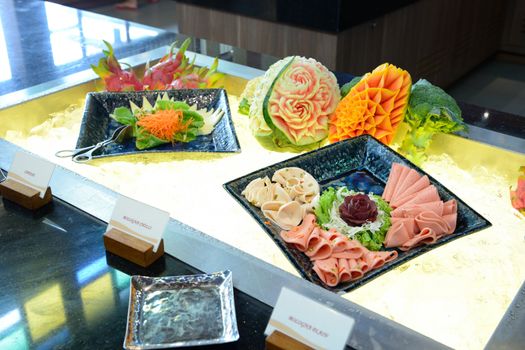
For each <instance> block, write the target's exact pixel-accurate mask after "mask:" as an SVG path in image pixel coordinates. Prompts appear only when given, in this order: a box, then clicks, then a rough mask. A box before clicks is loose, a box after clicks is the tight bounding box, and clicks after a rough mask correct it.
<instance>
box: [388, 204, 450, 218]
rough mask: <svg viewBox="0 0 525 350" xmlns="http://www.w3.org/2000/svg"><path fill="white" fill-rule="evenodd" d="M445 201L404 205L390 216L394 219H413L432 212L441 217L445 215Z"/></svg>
mask: <svg viewBox="0 0 525 350" xmlns="http://www.w3.org/2000/svg"><path fill="white" fill-rule="evenodd" d="M443 209H444V207H443V201H435V202H429V203H421V204H413V205H404V206H402V207H399V208H397V209H394V210H393V211H392V212H391V213H390V214H391V215H392V217H393V218H413V217H416V216H417V215H418V214H420V213H422V212H424V211H431V212H434V213H436V214H437V215H439V216H441V215H442V214H443Z"/></svg>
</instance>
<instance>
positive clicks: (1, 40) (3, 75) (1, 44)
mask: <svg viewBox="0 0 525 350" xmlns="http://www.w3.org/2000/svg"><path fill="white" fill-rule="evenodd" d="M0 67H2V68H1V69H0V81H6V80H9V79H11V78H12V77H13V76H12V75H11V66H10V65H9V57H8V56H7V45H6V43H5V34H4V27H3V25H2V20H1V19H0Z"/></svg>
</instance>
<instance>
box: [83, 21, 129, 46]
mask: <svg viewBox="0 0 525 350" xmlns="http://www.w3.org/2000/svg"><path fill="white" fill-rule="evenodd" d="M82 31H83V33H84V35H85V38H86V39H87V40H88V42H89V41H90V39H91V40H93V42H94V43H97V44H98V43H100V41H101V40H106V41H107V42H109V43H110V44H115V43H123V42H126V26H125V25H124V24H123V23H122V24H121V23H114V22H110V21H101V20H100V19H99V18H92V17H87V16H83V17H82ZM99 50H100V49H99Z"/></svg>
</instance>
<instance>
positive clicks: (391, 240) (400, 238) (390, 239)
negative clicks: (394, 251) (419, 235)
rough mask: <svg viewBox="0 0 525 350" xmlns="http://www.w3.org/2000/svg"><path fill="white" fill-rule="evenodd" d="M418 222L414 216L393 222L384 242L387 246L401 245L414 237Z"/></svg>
mask: <svg viewBox="0 0 525 350" xmlns="http://www.w3.org/2000/svg"><path fill="white" fill-rule="evenodd" d="M415 226H416V223H415V221H414V219H412V218H405V219H400V220H396V221H395V222H394V221H393V222H392V226H390V228H389V229H388V232H387V233H386V236H385V240H384V242H383V244H384V245H385V247H386V248H393V247H400V246H402V245H403V244H404V243H405V242H406V241H408V240H410V239H411V238H412V237H414V228H415Z"/></svg>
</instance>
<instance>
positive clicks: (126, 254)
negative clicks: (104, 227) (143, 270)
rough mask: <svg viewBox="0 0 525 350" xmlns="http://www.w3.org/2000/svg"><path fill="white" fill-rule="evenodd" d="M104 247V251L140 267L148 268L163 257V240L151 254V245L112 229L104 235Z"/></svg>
mask: <svg viewBox="0 0 525 350" xmlns="http://www.w3.org/2000/svg"><path fill="white" fill-rule="evenodd" d="M104 247H105V248H106V251H108V252H110V253H113V254H115V255H118V256H120V257H121V258H124V259H126V260H129V261H131V262H132V263H135V264H137V265H139V266H142V267H148V266H150V265H151V264H153V263H154V262H155V261H157V260H158V259H159V258H160V257H161V256H163V255H164V240H161V241H160V244H159V247H158V248H157V252H153V244H151V243H148V242H145V241H143V240H140V239H138V238H136V237H133V236H131V235H129V234H127V233H125V232H123V231H121V230H119V229H116V228H114V227H112V228H111V229H110V230H109V231H107V232H106V233H104Z"/></svg>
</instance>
